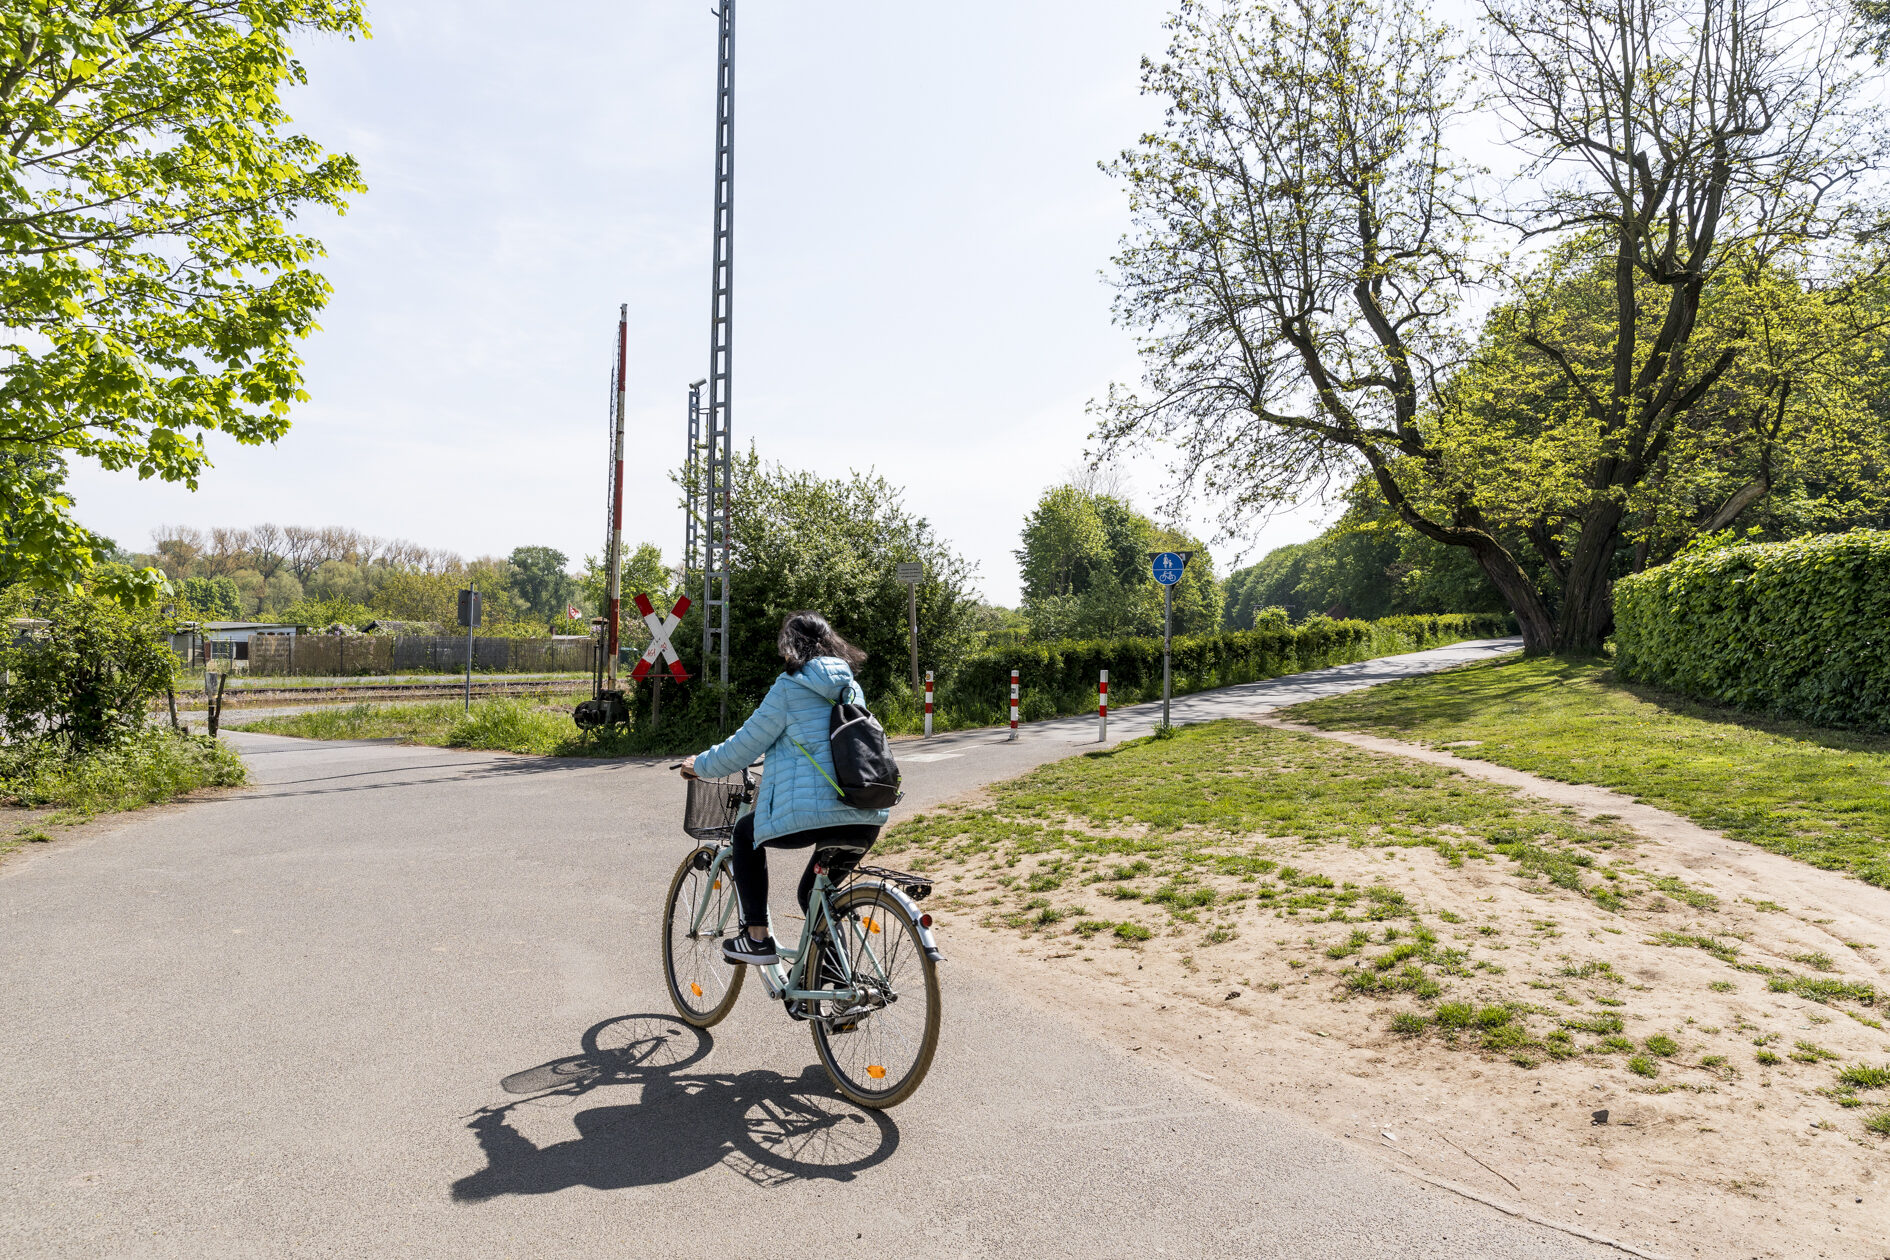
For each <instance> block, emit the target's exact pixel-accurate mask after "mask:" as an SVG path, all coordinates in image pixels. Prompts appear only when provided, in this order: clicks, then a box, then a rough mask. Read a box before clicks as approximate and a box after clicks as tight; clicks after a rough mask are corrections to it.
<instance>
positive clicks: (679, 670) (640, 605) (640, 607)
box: [630, 595, 689, 682]
mask: <svg viewBox="0 0 1890 1260" xmlns="http://www.w3.org/2000/svg"><path fill="white" fill-rule="evenodd" d="M688 611H689V597H688V596H687V595H684V596H683V597H682V598H681V599H679V600H677V601H676V604H675V606H674V607H673V608H671V609H670V610H669V616H667V617H659V616H657V615H656V605H654V604H652V603H651V602H650V597H649V596H648V595H638V596H637V612H638V613H639V614H640V615H641V616H642V617H643V624H644V625H646V626H648V627H649V628H650V646H648V647H646V648H644V649H643V659H642V660H640V661H638V662H637V667H636V668H635V669H633V670H631V671H630V678H631V681H633V682H642V681H643V679H644V678H645V677H646V676H647V675H648V674H649V672H650V666H652V665H654V664H656V662H657V660H658V658H661V659H662V660H665V661H668V662H669V676H670V677H671V678H674V679H675V680H676V681H677V682H685V681H687V680H688V678H689V671H688V670H686V669H684V668H683V663H682V657H680V656H678V655H676V648H675V646H674V645H673V644H671V643H670V641H669V640H670V636H671V635H673V634H675V633H676V627H677V626H679V625H681V624H682V619H683V614H685V613H687V612H688Z"/></svg>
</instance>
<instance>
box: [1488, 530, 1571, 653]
mask: <svg viewBox="0 0 1890 1260" xmlns="http://www.w3.org/2000/svg"><path fill="white" fill-rule="evenodd" d="M1470 554H1471V555H1473V556H1475V557H1476V561H1477V565H1478V567H1480V568H1481V569H1482V570H1483V573H1484V576H1485V577H1487V578H1489V579H1490V583H1491V585H1493V586H1495V587H1496V589H1497V591H1498V593H1500V594H1501V595H1502V597H1503V602H1504V603H1506V604H1508V605H1509V607H1510V611H1511V612H1514V613H1515V614H1516V625H1517V626H1518V627H1519V628H1520V629H1521V630H1522V640H1523V651H1524V652H1527V653H1528V654H1529V655H1531V656H1537V655H1540V654H1542V653H1544V652H1552V651H1554V650H1555V623H1554V622H1553V621H1551V620H1550V618H1549V610H1548V607H1547V606H1546V605H1544V604H1543V602H1542V596H1541V594H1540V593H1539V592H1538V591H1537V590H1536V585H1535V583H1534V582H1531V581H1530V580H1529V575H1528V574H1527V573H1524V572H1523V570H1522V566H1521V565H1519V564H1517V563H1516V558H1515V557H1514V556H1512V555H1510V554H1509V553H1508V552H1507V551H1505V550H1503V548H1502V547H1501V546H1499V545H1498V544H1497V543H1496V542H1495V541H1494V540H1491V541H1489V542H1487V543H1484V544H1471V545H1470Z"/></svg>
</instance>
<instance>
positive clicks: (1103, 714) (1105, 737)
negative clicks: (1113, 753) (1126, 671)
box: [1096, 669, 1109, 744]
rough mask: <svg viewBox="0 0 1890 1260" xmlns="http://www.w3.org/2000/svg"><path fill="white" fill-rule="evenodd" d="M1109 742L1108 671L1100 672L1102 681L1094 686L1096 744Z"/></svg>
mask: <svg viewBox="0 0 1890 1260" xmlns="http://www.w3.org/2000/svg"><path fill="white" fill-rule="evenodd" d="M1108 741H1109V671H1108V670H1106V669H1105V670H1104V671H1103V672H1102V681H1101V682H1099V683H1097V684H1096V742H1097V743H1099V744H1103V743H1107V742H1108Z"/></svg>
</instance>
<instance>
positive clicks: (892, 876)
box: [853, 866, 932, 901]
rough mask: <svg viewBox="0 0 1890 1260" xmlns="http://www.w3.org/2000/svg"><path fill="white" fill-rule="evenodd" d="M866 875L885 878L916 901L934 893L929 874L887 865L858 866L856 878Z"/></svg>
mask: <svg viewBox="0 0 1890 1260" xmlns="http://www.w3.org/2000/svg"><path fill="white" fill-rule="evenodd" d="M862 875H865V876H868V877H870V878H873V879H879V880H884V881H885V882H886V883H888V884H894V885H897V886H898V888H899V889H900V890H901V891H902V892H904V893H905V894H906V896H908V897H910V898H912V899H913V900H914V901H924V900H925V899H926V898H927V897H930V896H931V895H932V880H931V877H930V876H927V875H914V874H912V873H911V872H910V871H895V870H893V869H892V868H891V867H887V866H856V867H854V868H853V876H854V878H856V879H857V878H859V877H860V876H862Z"/></svg>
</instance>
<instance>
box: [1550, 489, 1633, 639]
mask: <svg viewBox="0 0 1890 1260" xmlns="http://www.w3.org/2000/svg"><path fill="white" fill-rule="evenodd" d="M1621 515H1622V512H1621V508H1620V506H1619V505H1618V504H1613V503H1610V504H1605V505H1603V506H1602V507H1601V508H1600V509H1598V510H1597V511H1596V512H1595V514H1594V515H1593V516H1591V517H1589V518H1588V520H1587V521H1586V522H1585V523H1584V524H1583V525H1582V532H1581V536H1580V537H1579V538H1577V539H1576V541H1575V551H1574V554H1573V555H1571V556H1570V557H1569V561H1568V577H1567V578H1566V579H1565V580H1564V581H1563V583H1562V616H1561V621H1560V624H1558V625H1557V626H1556V632H1555V650H1556V651H1558V652H1599V651H1601V644H1602V641H1603V640H1604V639H1606V638H1607V637H1608V632H1609V631H1610V630H1612V629H1614V595H1613V586H1614V583H1613V578H1612V571H1613V567H1614V553H1615V551H1616V550H1618V549H1619V548H1620V546H1621Z"/></svg>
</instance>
